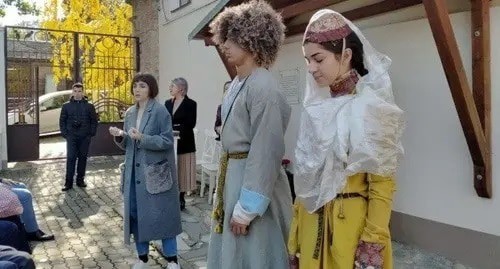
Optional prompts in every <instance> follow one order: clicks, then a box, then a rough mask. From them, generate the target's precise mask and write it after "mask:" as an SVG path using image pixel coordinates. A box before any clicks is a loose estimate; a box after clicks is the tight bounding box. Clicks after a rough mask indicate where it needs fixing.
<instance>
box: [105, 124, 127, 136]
mask: <svg viewBox="0 0 500 269" xmlns="http://www.w3.org/2000/svg"><path fill="white" fill-rule="evenodd" d="M109 133H110V134H111V135H112V136H123V135H124V134H125V133H124V132H123V131H122V130H121V129H119V128H116V127H114V126H112V127H109Z"/></svg>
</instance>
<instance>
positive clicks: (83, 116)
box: [59, 83, 97, 191]
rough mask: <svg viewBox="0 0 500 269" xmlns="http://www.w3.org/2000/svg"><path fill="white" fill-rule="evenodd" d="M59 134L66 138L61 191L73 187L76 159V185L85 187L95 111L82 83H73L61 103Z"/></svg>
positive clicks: (94, 131)
mask: <svg viewBox="0 0 500 269" xmlns="http://www.w3.org/2000/svg"><path fill="white" fill-rule="evenodd" d="M59 127H60V129H61V135H62V136H63V137H64V138H65V139H66V144H67V146H66V148H67V154H68V157H67V160H66V182H65V183H64V188H63V189H62V190H63V191H67V190H70V189H71V188H73V178H74V176H75V164H76V160H77V159H78V166H77V171H76V185H77V186H78V187H82V188H85V187H86V186H87V184H85V181H84V178H85V168H86V166H87V154H88V152H89V145H90V139H91V137H92V136H95V134H96V131H97V113H96V111H95V108H94V105H92V104H90V103H89V102H88V101H87V97H85V96H84V94H83V85H82V84H81V83H75V84H74V85H73V96H72V97H71V99H70V101H69V102H67V103H66V104H64V105H63V107H62V110H61V117H60V118H59Z"/></svg>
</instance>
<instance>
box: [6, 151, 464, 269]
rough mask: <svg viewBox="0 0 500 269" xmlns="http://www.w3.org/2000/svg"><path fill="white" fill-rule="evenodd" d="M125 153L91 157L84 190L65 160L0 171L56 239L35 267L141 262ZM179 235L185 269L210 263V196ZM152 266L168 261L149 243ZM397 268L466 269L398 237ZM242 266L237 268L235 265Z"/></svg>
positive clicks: (42, 249)
mask: <svg viewBox="0 0 500 269" xmlns="http://www.w3.org/2000/svg"><path fill="white" fill-rule="evenodd" d="M122 161H123V157H122V156H116V157H94V158H91V159H89V162H88V169H87V177H86V182H87V184H88V187H87V188H85V189H80V188H74V189H73V190H71V191H69V192H67V193H63V192H61V187H62V182H63V178H64V173H65V161H64V160H53V161H39V162H26V163H10V164H9V169H7V170H5V171H0V176H1V177H5V178H11V179H14V180H19V181H22V182H24V183H26V184H27V185H28V186H29V188H30V189H31V191H32V193H33V194H34V198H35V211H36V214H37V218H38V221H39V224H40V226H41V228H42V229H43V230H44V231H47V232H50V233H54V234H55V236H56V241H52V242H45V243H36V244H34V245H33V246H34V251H33V257H34V259H35V262H36V264H37V268H40V269H43V268H54V269H58V268H103V269H106V268H110V269H111V268H120V269H121V268H131V266H132V265H133V264H134V263H135V262H137V259H136V255H135V251H134V250H133V248H130V247H128V246H125V245H124V244H123V231H122V226H123V225H122V216H121V214H122V198H121V195H120V191H119V186H120V178H119V170H118V165H119V164H120V163H121V162H122ZM187 201H188V203H187V208H186V211H185V212H183V213H182V222H183V223H182V225H183V231H184V232H183V233H182V234H181V235H179V237H178V248H179V255H180V264H181V267H182V269H202V268H205V267H206V253H207V247H208V240H209V223H210V219H209V214H210V209H211V206H210V205H208V203H207V199H206V198H199V197H197V196H192V197H188V199H187ZM150 254H151V256H152V258H151V259H150V261H149V263H148V264H149V266H150V267H151V268H165V267H166V262H165V261H164V259H163V258H162V257H161V256H160V255H159V253H158V252H157V251H156V250H155V248H154V247H152V248H151V252H150ZM394 257H395V268H397V269H399V268H402V269H446V268H456V269H464V268H468V267H465V266H463V265H461V264H459V263H456V262H453V261H450V260H447V259H445V258H443V257H441V256H438V255H434V254H429V253H425V252H422V251H420V250H418V249H415V248H412V247H410V246H405V245H402V244H399V243H397V242H395V246H394ZM235 269H238V268H235Z"/></svg>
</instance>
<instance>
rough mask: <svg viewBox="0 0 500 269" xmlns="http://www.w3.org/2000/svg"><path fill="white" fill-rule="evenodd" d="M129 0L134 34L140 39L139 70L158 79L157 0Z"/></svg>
mask: <svg viewBox="0 0 500 269" xmlns="http://www.w3.org/2000/svg"><path fill="white" fill-rule="evenodd" d="M130 2H131V5H132V7H133V9H134V17H133V23H134V35H135V36H137V37H139V40H140V52H141V53H140V61H141V62H140V64H141V70H140V71H141V72H145V73H151V74H153V75H154V76H155V77H156V78H157V79H158V73H159V71H158V69H159V62H160V60H159V58H158V55H159V44H158V43H159V38H158V9H157V8H158V0H133V1H130Z"/></svg>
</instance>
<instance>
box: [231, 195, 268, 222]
mask: <svg viewBox="0 0 500 269" xmlns="http://www.w3.org/2000/svg"><path fill="white" fill-rule="evenodd" d="M238 202H239V203H240V205H241V207H242V208H243V209H244V210H245V211H247V212H249V213H255V214H257V215H259V216H262V215H264V213H265V212H266V210H267V207H268V206H269V203H270V202H271V200H270V199H269V198H267V197H266V196H264V195H262V194H260V193H258V192H254V191H250V190H247V189H242V190H241V193H240V200H239V201H238Z"/></svg>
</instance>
